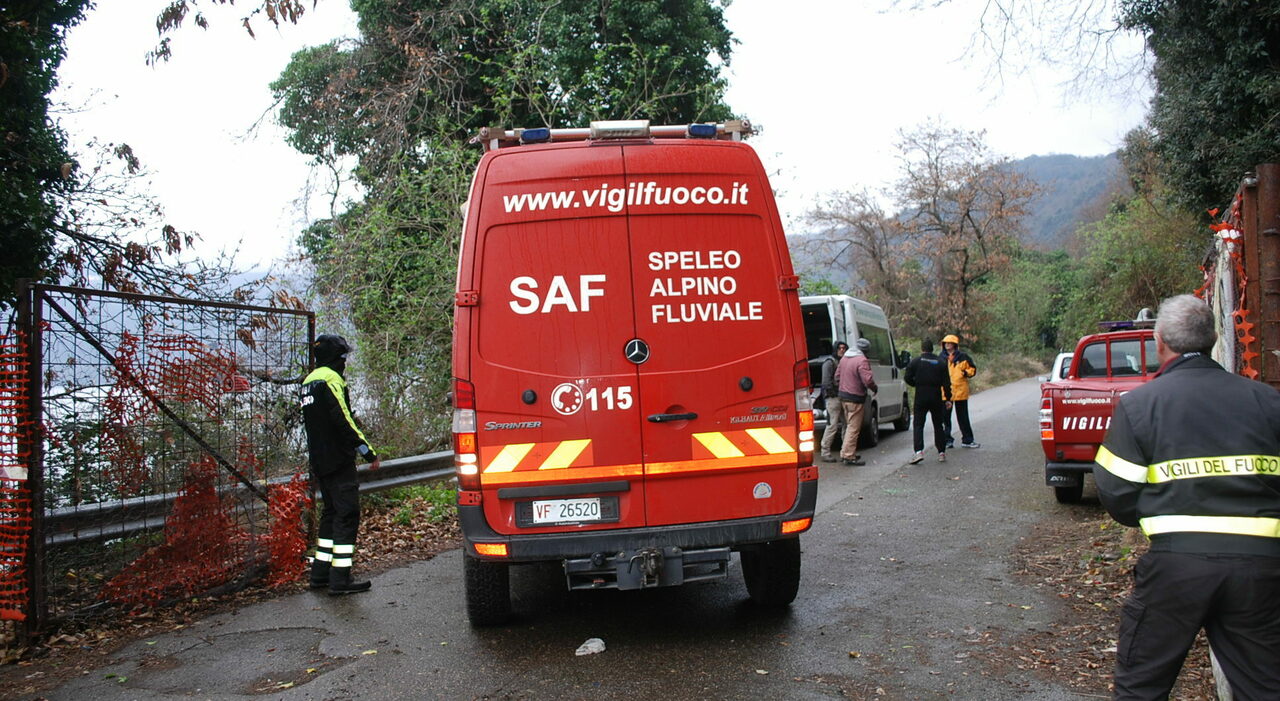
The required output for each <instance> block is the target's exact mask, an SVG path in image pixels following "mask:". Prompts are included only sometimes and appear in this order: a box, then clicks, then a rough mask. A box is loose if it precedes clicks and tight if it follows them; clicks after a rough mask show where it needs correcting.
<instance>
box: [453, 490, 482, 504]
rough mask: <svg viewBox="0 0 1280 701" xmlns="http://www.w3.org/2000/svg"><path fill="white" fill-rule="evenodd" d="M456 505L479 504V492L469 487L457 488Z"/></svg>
mask: <svg viewBox="0 0 1280 701" xmlns="http://www.w3.org/2000/svg"><path fill="white" fill-rule="evenodd" d="M458 506H480V492H477V491H474V490H470V489H460V490H458Z"/></svg>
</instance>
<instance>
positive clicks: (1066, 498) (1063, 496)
mask: <svg viewBox="0 0 1280 701" xmlns="http://www.w3.org/2000/svg"><path fill="white" fill-rule="evenodd" d="M1053 496H1054V498H1056V499H1057V500H1058V503H1059V504H1075V503H1076V502H1078V501H1080V497H1082V496H1084V480H1083V479H1081V480H1080V484H1077V485H1075V486H1074V487H1054V488H1053Z"/></svg>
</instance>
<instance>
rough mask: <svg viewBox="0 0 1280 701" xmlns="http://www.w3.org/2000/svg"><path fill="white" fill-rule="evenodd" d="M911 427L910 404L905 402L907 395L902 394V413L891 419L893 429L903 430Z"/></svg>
mask: <svg viewBox="0 0 1280 701" xmlns="http://www.w3.org/2000/svg"><path fill="white" fill-rule="evenodd" d="M909 428H911V405H910V404H908V403H907V395H905V394H903V395H902V415H901V416H899V417H898V418H896V419H894V420H893V430H895V431H905V430H907V429H909Z"/></svg>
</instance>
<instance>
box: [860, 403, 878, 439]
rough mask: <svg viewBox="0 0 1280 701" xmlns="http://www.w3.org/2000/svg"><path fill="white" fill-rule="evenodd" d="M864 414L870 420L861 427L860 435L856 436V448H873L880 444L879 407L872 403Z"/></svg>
mask: <svg viewBox="0 0 1280 701" xmlns="http://www.w3.org/2000/svg"><path fill="white" fill-rule="evenodd" d="M866 413H867V416H869V417H871V420H870V421H869V422H867V423H864V424H863V425H862V433H859V434H858V447H860V448H874V447H876V446H877V445H879V444H880V407H879V406H877V405H876V404H875V403H874V402H873V403H872V404H870V405H868V406H867V409H866Z"/></svg>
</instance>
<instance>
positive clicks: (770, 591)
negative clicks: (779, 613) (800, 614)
mask: <svg viewBox="0 0 1280 701" xmlns="http://www.w3.org/2000/svg"><path fill="white" fill-rule="evenodd" d="M740 556H741V558H742V579H743V581H745V582H746V584H747V593H748V594H749V595H750V596H751V601H752V602H753V603H755V604H756V605H757V606H765V607H768V608H781V607H784V606H787V605H788V604H790V603H791V602H792V601H795V599H796V594H797V593H798V592H799V591H800V538H798V537H797V538H786V539H783V540H774V541H770V542H768V543H760V544H759V545H756V546H752V547H750V548H743V550H742V552H741V553H740Z"/></svg>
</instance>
